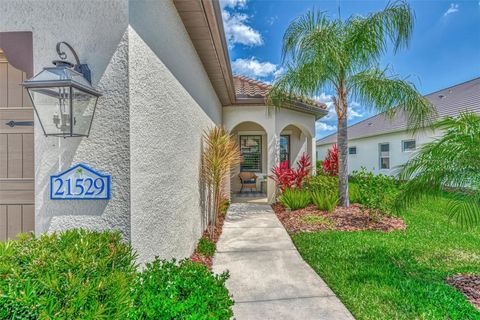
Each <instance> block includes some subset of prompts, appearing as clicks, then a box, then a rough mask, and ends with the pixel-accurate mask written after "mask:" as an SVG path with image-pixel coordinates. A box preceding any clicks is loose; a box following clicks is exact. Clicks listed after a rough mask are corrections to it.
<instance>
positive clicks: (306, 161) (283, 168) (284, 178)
mask: <svg viewBox="0 0 480 320" xmlns="http://www.w3.org/2000/svg"><path fill="white" fill-rule="evenodd" d="M310 170H311V162H310V156H309V155H307V154H305V153H304V154H302V156H301V158H300V160H299V161H297V164H296V168H293V169H292V168H289V167H288V161H283V162H280V163H279V164H278V165H276V166H275V167H273V169H272V175H270V176H269V178H270V179H273V180H274V181H275V184H276V185H277V188H279V189H280V191H281V192H284V191H285V189H287V188H302V186H303V183H304V181H305V179H306V178H307V177H308V175H309V174H310Z"/></svg>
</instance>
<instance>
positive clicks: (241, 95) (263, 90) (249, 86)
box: [233, 75, 327, 119]
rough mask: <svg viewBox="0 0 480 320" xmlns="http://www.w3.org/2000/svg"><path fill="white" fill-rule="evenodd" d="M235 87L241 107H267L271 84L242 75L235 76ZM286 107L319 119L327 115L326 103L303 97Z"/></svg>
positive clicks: (237, 100)
mask: <svg viewBox="0 0 480 320" xmlns="http://www.w3.org/2000/svg"><path fill="white" fill-rule="evenodd" d="M233 85H234V88H235V98H236V104H241V105H245V104H250V105H251V104H261V105H265V103H266V98H267V95H268V92H269V91H270V89H272V86H271V85H270V84H266V83H264V82H261V81H258V80H254V79H251V78H248V77H245V76H240V75H234V76H233ZM284 107H286V108H289V109H294V110H299V111H302V112H307V113H312V114H315V115H316V116H317V119H319V118H321V117H323V116H325V115H326V114H327V111H326V108H327V106H326V105H325V104H324V103H322V102H319V101H315V100H312V99H306V98H302V97H296V98H295V99H294V101H293V102H291V103H288V104H287V105H285V106H284Z"/></svg>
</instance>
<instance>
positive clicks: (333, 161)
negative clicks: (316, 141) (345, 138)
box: [322, 144, 338, 176]
mask: <svg viewBox="0 0 480 320" xmlns="http://www.w3.org/2000/svg"><path fill="white" fill-rule="evenodd" d="M322 165H323V172H325V173H326V174H328V175H329V176H338V147H337V145H336V144H334V145H333V146H332V147H331V148H330V149H328V151H327V156H326V157H325V160H324V161H323V163H322Z"/></svg>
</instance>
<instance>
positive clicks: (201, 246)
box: [197, 238, 216, 257]
mask: <svg viewBox="0 0 480 320" xmlns="http://www.w3.org/2000/svg"><path fill="white" fill-rule="evenodd" d="M215 249H216V245H215V242H213V241H210V240H209V239H207V238H201V239H200V241H199V242H198V246H197V250H198V252H199V253H201V254H202V255H204V256H205V257H211V256H213V255H214V254H215Z"/></svg>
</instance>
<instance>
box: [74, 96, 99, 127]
mask: <svg viewBox="0 0 480 320" xmlns="http://www.w3.org/2000/svg"><path fill="white" fill-rule="evenodd" d="M72 98H73V99H72V101H73V134H74V135H82V136H83V135H85V136H88V133H89V131H90V125H91V123H92V118H93V114H94V112H95V105H96V104H97V99H98V98H97V97H96V96H94V95H92V94H90V93H87V92H84V91H81V90H78V89H76V88H73V89H72Z"/></svg>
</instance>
